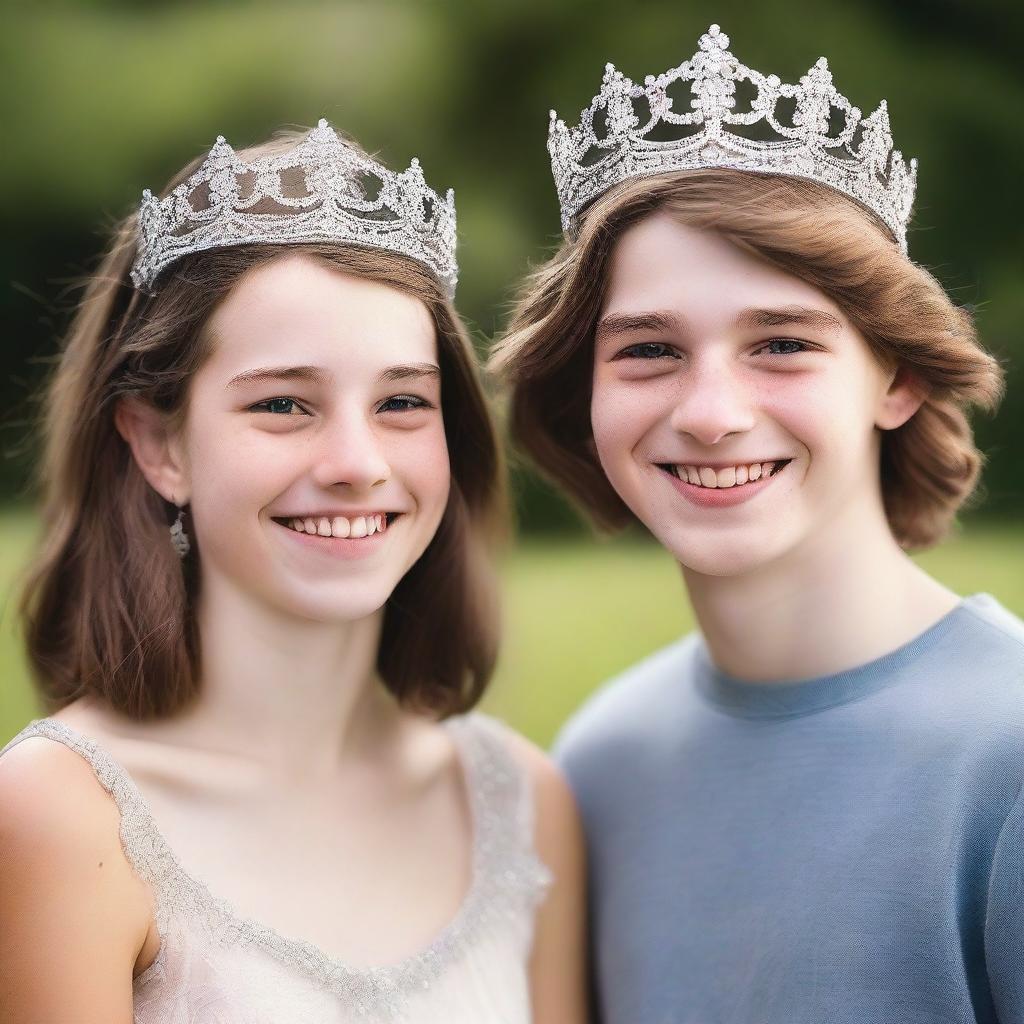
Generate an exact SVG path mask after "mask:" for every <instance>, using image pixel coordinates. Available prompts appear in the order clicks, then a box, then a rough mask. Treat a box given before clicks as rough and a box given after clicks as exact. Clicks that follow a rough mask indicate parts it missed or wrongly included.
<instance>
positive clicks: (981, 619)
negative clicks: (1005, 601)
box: [962, 594, 1024, 680]
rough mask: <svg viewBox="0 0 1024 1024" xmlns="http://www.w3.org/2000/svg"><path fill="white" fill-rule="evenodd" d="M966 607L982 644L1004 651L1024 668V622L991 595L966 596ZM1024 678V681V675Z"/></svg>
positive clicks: (964, 601)
mask: <svg viewBox="0 0 1024 1024" xmlns="http://www.w3.org/2000/svg"><path fill="white" fill-rule="evenodd" d="M962 607H963V609H964V611H965V612H966V613H967V616H968V617H969V619H970V621H971V623H972V625H973V635H974V636H975V637H976V638H977V642H978V645H979V646H983V647H988V648H992V649H994V650H999V651H1002V652H1004V653H1005V654H1006V655H1007V657H1008V658H1009V659H1010V660H1011V661H1012V662H1013V663H1015V664H1016V667H1017V668H1018V669H1024V621H1022V620H1021V619H1019V618H1018V617H1017V616H1016V615H1014V614H1013V612H1011V611H1010V610H1009V609H1007V608H1005V607H1004V606H1003V605H1002V604H1000V603H999V601H997V600H996V599H995V598H994V597H993V596H992V595H991V594H974V595H973V596H972V597H967V598H964V600H963V602H962ZM1021 678H1022V680H1024V676H1022V677H1021Z"/></svg>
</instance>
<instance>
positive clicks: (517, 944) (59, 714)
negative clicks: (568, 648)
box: [0, 121, 583, 1024]
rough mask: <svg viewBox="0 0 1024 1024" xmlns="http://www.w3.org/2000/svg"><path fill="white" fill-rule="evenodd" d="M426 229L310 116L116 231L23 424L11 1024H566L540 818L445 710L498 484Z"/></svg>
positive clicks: (486, 660)
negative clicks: (31, 526) (32, 423)
mask: <svg viewBox="0 0 1024 1024" xmlns="http://www.w3.org/2000/svg"><path fill="white" fill-rule="evenodd" d="M454 227H455V225H454V207H453V200H452V197H451V193H449V194H448V196H447V197H445V198H444V199H442V198H441V197H439V196H437V195H436V194H435V193H434V192H432V191H431V190H430V189H429V188H428V187H427V186H426V185H425V183H424V181H423V177H422V174H421V172H420V171H419V167H418V164H416V162H414V164H413V166H412V167H411V168H410V169H409V170H408V171H406V172H404V173H403V174H395V173H393V172H391V171H389V170H387V169H386V168H384V167H382V166H381V165H379V164H377V163H376V162H374V161H372V160H370V159H369V158H368V157H367V156H365V154H363V153H362V152H360V151H359V150H357V149H356V148H355V147H354V146H352V145H350V144H349V143H347V142H346V141H344V140H342V139H340V138H339V137H338V136H337V135H336V134H335V133H334V131H333V130H332V129H331V128H330V127H329V126H328V125H327V124H326V122H323V121H321V122H320V124H319V125H318V127H317V128H315V129H314V130H313V131H312V132H311V133H309V135H307V136H306V137H305V138H302V137H300V136H297V135H292V134H287V135H283V136H280V137H278V138H277V139H275V140H272V141H271V142H269V143H267V144H264V145H262V146H258V147H255V148H253V149H251V150H247V151H244V152H242V153H239V154H235V153H234V152H233V151H232V150H231V149H230V147H228V146H227V144H226V143H225V142H224V141H223V139H220V140H218V143H217V145H216V146H215V147H214V149H213V150H212V151H211V152H210V154H209V155H208V156H207V158H206V159H205V160H203V161H202V162H198V161H197V162H196V163H194V164H193V165H191V166H190V167H188V168H186V169H185V170H184V171H183V172H182V173H181V174H180V175H179V176H178V178H177V179H176V181H175V182H174V183H172V188H171V189H170V190H169V192H168V193H167V194H166V195H165V197H164V198H163V199H157V198H155V197H153V196H151V195H149V194H148V193H146V194H145V196H144V200H143V204H142V208H141V211H140V216H139V218H138V220H136V219H135V218H132V219H130V220H129V221H128V222H126V223H125V224H124V226H123V227H122V229H121V230H120V232H119V233H118V236H117V238H116V240H115V242H114V245H113V247H112V249H111V251H110V254H109V255H108V256H107V258H106V260H105V262H104V263H103V265H102V267H101V268H100V270H99V272H98V273H97V274H96V276H95V278H94V279H93V281H92V283H91V284H90V286H89V289H88V291H87V293H86V295H85V298H84V301H83V303H82V305H81V308H80V310H79V312H78V316H77V319H76V320H75V323H74V325H73V327H72V330H71V335H70V339H69V342H68V344H67V346H66V348H65V350H64V352H63V354H62V356H61V360H60V364H59V366H58V369H57V372H56V375H55V377H54V379H53V382H52V385H51V387H50V390H49V394H48V401H47V404H46V436H47V447H46V453H45V462H44V467H43V469H44V472H43V478H44V481H45V485H46V505H45V509H44V521H45V535H44V543H43V549H42V551H41V553H40V555H39V559H38V561H37V564H36V566H35V571H34V574H33V576H32V578H31V582H30V586H29V588H28V591H27V595H26V602H25V612H26V621H27V633H28V652H29V657H30V660H31V664H32V666H33V668H34V670H35V674H36V676H37V679H38V682H39V685H40V688H41V690H42V693H43V696H44V697H45V699H46V701H47V704H48V706H49V708H50V710H51V711H52V714H51V717H49V718H46V719H43V720H40V721H38V722H35V723H33V724H32V725H30V726H29V727H28V728H27V729H25V730H24V731H23V732H22V733H21V734H19V736H18V737H16V738H15V739H14V741H12V743H11V744H10V745H9V746H8V748H7V750H6V753H5V754H4V756H3V757H2V759H0V860H2V862H3V864H4V870H3V872H2V873H0V964H2V965H3V966H2V977H0V1004H2V1005H3V1007H4V1013H5V1020H7V1021H10V1022H12V1024H18V1022H26V1024H27V1022H29V1021H42V1020H45V1021H48V1022H54V1024H58V1022H65V1021H66V1022H68V1024H71V1022H72V1021H73V1022H75V1024H86V1022H92V1021H95V1022H97V1024H100V1022H102V1024H118V1022H128V1021H130V1020H133V1019H134V1021H136V1022H150V1021H152V1022H157V1021H160V1022H169V1021H182V1022H183V1021H186V1020H187V1021H189V1022H194V1024H214V1022H217V1024H226V1022H232V1024H234V1022H238V1024H242V1022H244V1024H254V1022H263V1021H265V1022H268V1024H269V1022H273V1024H284V1022H287V1021H296V1022H298V1021H302V1022H303V1024H307V1022H313V1021H316V1022H325V1024H326V1022H329V1021H338V1022H341V1021H353V1020H366V1021H373V1022H376V1021H417V1022H419V1021H445V1022H457V1021H464V1022H467V1024H468V1022H473V1024H480V1022H483V1021H494V1022H497V1021H522V1022H525V1021H528V1020H531V1019H533V1020H536V1021H546V1022H550V1024H555V1022H557V1024H563V1022H566V1021H579V1020H581V1019H582V1017H583V1009H582V1005H581V995H580V989H581V985H580V981H579V979H580V975H581V966H580V962H581V953H580V948H581V939H580V934H579V933H580V931H581V926H580V921H581V919H582V913H581V907H580V903H581V897H580V887H581V874H582V870H581V854H580V842H579V838H578V831H577V826H576V825H575V819H574V812H573V804H572V799H571V797H570V796H569V795H568V790H567V789H566V788H565V786H564V784H563V783H562V782H561V781H560V777H559V775H558V774H557V772H556V771H555V770H554V769H553V768H552V767H551V766H550V765H549V763H548V762H547V761H546V759H545V758H544V757H543V756H542V755H541V754H540V753H539V752H538V751H536V750H535V749H534V748H532V747H531V746H530V745H529V744H527V743H526V742H525V741H524V740H522V739H520V738H518V737H517V736H515V735H513V734H512V733H510V732H509V731H508V730H507V729H505V728H504V727H502V726H499V725H498V723H496V722H495V721H493V720H490V719H488V718H486V717H484V716H482V715H479V714H467V712H468V711H469V709H471V708H472V707H473V705H475V704H476V702H477V701H478V700H479V698H480V696H481V693H482V692H483V689H484V687H485V685H486V683H487V680H488V677H489V675H490V673H491V669H492V666H493V663H494V655H495V631H494V625H493V604H494V602H493V600H492V598H493V582H492V579H491V575H490V568H489V565H488V562H487V558H486V549H487V542H488V540H489V538H492V537H493V536H494V533H495V526H496V520H497V519H498V517H499V515H500V512H501V501H502V487H501V483H502V475H501V464H500V459H499V455H498V451H497V449H496V446H495V440H494V434H493V431H492V427H491V423H490V420H489V418H488V413H487V410H486V406H485V403H484V399H483V396H482V393H481V391H480V388H479V385H478V383H477V377H476V374H475V369H474V363H473V357H472V348H471V345H470V343H469V340H468V337H467V335H466V332H465V330H464V328H463V327H462V325H461V323H460V321H459V319H458V317H457V315H456V313H455V311H454V309H453V307H452V305H451V292H452V290H453V288H454V282H455V274H456V267H455V262H454V242H455V233H454ZM168 513H169V514H168ZM172 521H173V525H171V527H170V532H169V534H168V523H169V522H172ZM538 908H539V909H538ZM531 1006H532V1017H531Z"/></svg>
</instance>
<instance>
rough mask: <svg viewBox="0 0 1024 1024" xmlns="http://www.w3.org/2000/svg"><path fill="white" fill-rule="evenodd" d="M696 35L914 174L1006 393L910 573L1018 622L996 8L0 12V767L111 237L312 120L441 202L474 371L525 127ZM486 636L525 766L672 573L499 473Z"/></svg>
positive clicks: (507, 6)
mask: <svg viewBox="0 0 1024 1024" xmlns="http://www.w3.org/2000/svg"><path fill="white" fill-rule="evenodd" d="M711 22H718V23H720V24H721V25H722V28H723V29H724V30H725V31H726V32H727V33H728V34H729V35H730V37H731V40H732V46H731V48H732V50H733V52H734V53H736V55H737V56H738V57H739V59H740V60H741V61H743V62H744V63H746V64H748V65H750V66H751V67H755V68H757V69H759V70H761V71H763V72H765V73H768V72H775V73H777V74H779V75H780V76H781V77H782V78H783V80H784V81H796V80H797V78H798V77H799V76H800V75H801V74H803V73H804V72H805V71H806V70H807V68H808V67H810V65H811V64H813V63H814V61H815V60H816V59H817V58H818V57H819V56H820V55H822V54H825V55H826V56H828V58H829V62H830V65H831V67H832V70H833V73H834V75H835V80H836V84H837V87H838V88H839V89H840V91H842V92H843V93H845V94H846V95H847V96H849V97H850V98H851V100H852V101H853V102H854V103H856V104H857V105H858V106H860V107H861V108H862V109H863V110H865V111H868V110H871V109H873V108H874V107H875V106H876V105H877V103H878V101H879V100H880V99H881V98H883V97H885V98H886V99H887V100H888V102H889V110H890V114H891V117H892V124H893V134H894V136H895V139H896V144H897V147H899V148H901V149H902V151H903V152H904V154H906V155H907V156H916V157H918V159H919V160H920V164H921V167H920V172H919V186H918V197H917V203H916V207H915V218H914V224H913V227H912V230H911V232H910V236H909V237H910V252H911V255H912V256H913V258H914V259H915V260H917V261H918V262H919V263H922V264H923V265H925V266H927V267H928V268H929V269H931V270H932V271H933V272H934V273H935V274H936V275H937V276H938V277H939V279H940V280H941V281H942V282H943V283H944V284H945V285H946V287H947V288H948V289H949V291H950V293H951V294H952V295H953V297H954V299H955V301H957V302H958V303H959V304H960V305H964V306H967V307H970V308H971V309H972V311H973V312H974V314H975V316H976V318H977V322H978V325H979V328H980V332H981V336H982V338H983V340H984V342H985V344H986V345H987V346H988V348H989V349H990V350H991V351H993V352H994V353H996V354H997V355H998V356H999V358H1000V359H1001V360H1002V361H1003V362H1004V364H1005V365H1006V367H1007V371H1008V396H1007V399H1006V401H1005V402H1004V404H1003V407H1002V409H1001V411H1000V412H999V414H998V415H997V416H996V417H994V418H990V419H984V420H981V421H979V422H978V423H977V433H978V436H979V439H980V443H981V447H982V448H983V450H985V451H986V452H987V453H988V456H989V460H990V461H989V465H988V468H987V470H986V474H985V488H986V494H985V498H984V501H983V502H981V503H980V504H979V506H978V508H977V509H976V510H975V511H973V512H971V513H970V514H969V515H968V516H966V517H965V518H964V519H963V521H962V523H961V528H960V531H959V533H958V535H957V536H956V537H955V538H954V539H953V540H952V541H950V542H949V543H948V544H946V545H944V546H943V547H942V548H940V549H938V550H936V551H934V552H930V553H927V554H926V555H924V556H922V557H921V559H920V560H921V562H922V564H923V565H924V566H925V567H926V568H927V569H928V570H929V571H931V572H933V573H934V574H935V575H936V576H938V577H939V578H940V579H942V580H943V581H944V582H946V583H947V584H948V585H949V586H951V587H953V588H954V589H955V590H957V591H959V592H960V593H971V592H975V591H979V590H987V591H989V592H991V593H993V594H995V595H996V596H997V597H998V598H999V599H1000V600H1001V601H1003V603H1004V604H1006V605H1007V606H1008V607H1009V608H1011V609H1012V610H1014V611H1015V612H1016V613H1017V614H1019V615H1024V517H1022V516H1021V506H1022V502H1024V459H1022V458H1021V454H1020V444H1021V442H1022V441H1024V370H1022V367H1024V338H1022V331H1024V328H1022V325H1024V216H1022V213H1024V199H1022V189H1021V185H1020V174H1021V168H1024V132H1022V131H1021V130H1020V123H1021V120H1020V119H1021V114H1020V111H1021V110H1022V109H1024V75H1022V73H1021V70H1020V61H1019V58H1020V53H1021V50H1022V46H1024V8H1022V7H1021V5H1019V4H1016V3H1013V2H1010V0H1005V2H1004V0H975V2H971V3H967V2H954V0H945V2H943V0H938V2H924V0H915V2H905V0H903V2H900V3H898V4H895V5H894V4H892V3H891V2H888V0H842V2H840V0H785V2H767V3H761V4H756V5H754V4H747V3H741V2H739V0H721V2H716V3H714V4H711V3H706V2H690V3H680V2H679V0H650V2H644V3H630V4H625V3H621V2H620V3H616V4H613V3H607V2H603V0H598V2H595V0H543V2H541V0H516V2H514V3H513V2H511V0H408V2H394V0H390V2H389V0H374V2H365V3H347V2H334V3H329V4H324V3H302V2H293V3H288V4H282V3H222V2H210V0H207V2H204V3H171V2H158V0H150V2H148V3H146V4H144V5H143V4H137V3H131V2H124V0H123V2H116V0H78V2H49V3H46V4H36V5H33V6H31V7H29V6H27V5H25V6H16V5H11V4H7V5H5V7H4V9H3V11H0V104H2V107H3V123H4V124H5V125H6V129H5V140H6V141H5V143H4V146H3V157H2V162H0V219H2V224H3V232H2V245H0V322H2V324H3V329H4V334H5V337H4V343H3V347H2V355H0V359H2V360H3V373H2V375H0V397H2V409H3V413H2V418H0V431H2V433H0V441H2V446H3V449H2V450H3V456H4V457H3V458H2V459H0V600H2V604H0V745H2V743H3V742H4V741H6V740H7V739H8V738H9V737H10V736H11V735H13V734H14V733H15V732H17V731H18V730H19V729H20V728H21V727H22V726H23V725H24V724H25V723H26V722H27V721H28V720H29V719H30V718H32V717H35V716H37V715H38V714H39V713H40V712H39V710H38V709H37V708H36V706H35V704H34V700H33V697H32V692H31V689H30V687H29V683H28V677H27V672H26V669H25V665H24V661H23V659H22V654H21V645H20V640H19V636H18V623H17V616H16V608H15V605H16V597H17V587H18V576H19V573H20V571H21V570H22V568H23V566H24V565H25V563H26V561H27V559H28V557H29V556H30V554H31V550H32V546H33V544H34V542H35V539H36V537H37V524H36V521H35V518H34V515H33V506H32V499H33V495H32V492H31V488H30V487H29V486H28V479H29V470H30V467H31V465H32V461H33V458H34V455H35V451H36V447H35V446H36V443H37V432H36V430H35V429H34V426H33V414H34V406H33V403H32V395H33V393H34V392H35V390H36V389H37V388H38V385H39V383H40V381H41V380H42V378H43V376H44V375H45V373H46V372H47V369H48V367H49V365H50V363H51V362H52V357H53V355H54V353H55V352H56V350H57V345H58V341H59V338H60V336H61V333H62V331H63V330H64V329H65V327H66V325H67V323H68V318H69V313H70V310H71V308H72V306H73V303H74V300H75V297H76V295H77V284H78V282H79V281H80V280H81V278H82V277H83V275H85V274H86V273H87V272H88V271H89V270H90V269H91V268H92V267H93V266H94V265H95V261H96V258H97V256H98V254H99V252H100V251H101V249H102V248H103V247H104V245H105V244H106V240H107V233H108V231H109V228H110V226H111V225H112V224H113V222H114V221H115V220H116V219H117V218H119V217H121V216H123V215H124V214H126V213H128V212H130V211H131V210H132V209H133V208H134V207H135V206H136V205H137V203H138V200H139V197H140V193H141V190H142V189H143V188H144V187H151V188H153V189H154V190H157V189H159V188H162V186H163V184H164V183H165V182H166V180H167V179H168V178H169V177H170V176H171V175H172V174H173V173H174V172H175V171H176V170H177V169H178V168H179V167H180V166H182V165H183V164H184V163H185V162H186V161H187V160H188V159H190V158H191V157H193V156H194V155H196V154H199V153H202V152H205V151H206V150H207V149H209V147H210V146H211V145H212V143H213V141H214V139H215V137H216V136H217V135H218V134H223V135H225V136H226V137H227V138H228V141H229V142H232V143H234V144H235V145H237V146H242V145H247V144H249V143H251V142H254V141H257V140H259V139H261V138H263V137H265V136H267V135H268V134H269V133H271V132H272V131H273V130H274V129H275V128H276V127H278V126H281V125H296V124H297V125H306V126H308V125H312V124H315V123H316V120H317V119H318V118H319V117H321V116H324V117H327V118H328V119H329V120H330V121H331V123H332V124H334V125H336V126H337V127H339V128H341V129H344V130H346V131H347V132H349V133H350V134H351V135H353V136H354V137H355V138H356V139H358V140H359V141H360V142H361V143H362V144H363V145H364V146H365V147H366V148H367V149H368V150H370V151H371V152H374V153H376V154H377V155H378V156H379V157H380V158H381V159H383V160H384V161H385V162H387V163H388V164H390V165H391V166H392V167H396V168H397V167H405V166H406V165H407V164H408V162H409V160H410V158H411V157H412V156H419V157H420V158H421V160H422V162H423V165H424V168H425V171H426V175H427V180H428V181H429V182H430V183H431V184H432V185H433V186H434V187H435V188H438V189H439V190H440V189H442V188H445V187H447V186H449V185H452V186H453V187H454V188H455V190H456V198H457V204H458V214H459V230H460V250H459V252H460V264H461V267H462V275H461V281H460V286H459V300H458V301H459V306H460V309H461V310H462V312H463V313H464V315H465V316H466V318H467V320H468V321H469V323H470V325H471V327H472V329H473V331H474V333H475V336H476V338H477V341H478V344H479V347H480V351H481V353H483V352H485V351H486V349H487V347H488V345H489V343H490V339H491V338H492V337H493V336H494V334H495V333H496V332H497V331H499V330H500V329H501V327H502V324H503V322H504V319H505V317H506V315H507V312H508V308H509V303H510V300H511V297H512V295H513V292H514V285H515V283H516V282H517V281H518V280H519V279H520V278H521V276H522V275H523V274H524V272H525V271H526V270H527V269H528V268H529V267H530V266H531V265H533V264H536V263H537V262H539V261H541V260H542V259H543V258H544V257H545V255H546V254H547V253H548V252H549V251H550V250H551V249H552V248H553V247H554V246H555V245H556V243H557V240H558V230H559V223H558V207H557V202H556V198H555V193H554V188H553V186H552V183H551V177H550V168H549V164H548V159H547V152H546V150H545V141H546V134H547V112H548V109H549V108H550V107H555V108H557V109H558V111H559V113H560V114H562V115H563V116H566V117H567V119H570V120H571V121H572V120H575V118H576V116H577V115H578V112H579V110H580V109H581V108H582V107H583V106H585V105H586V104H587V103H589V101H590V99H591V97H592V96H593V95H594V93H595V92H596V91H597V89H598V87H599V85H600V80H601V74H602V69H603V66H604V63H605V62H606V61H609V60H611V61H613V62H614V63H615V64H616V65H617V66H618V67H619V68H620V69H621V70H622V71H623V72H625V73H626V74H628V75H630V76H631V77H632V78H634V79H635V80H640V79H642V78H643V76H645V75H646V74H658V73H660V72H662V71H664V70H665V69H667V68H669V67H671V66H675V65H676V64H678V63H679V62H680V61H682V60H683V59H684V58H686V57H688V56H689V55H690V54H691V53H692V52H693V50H694V49H695V48H696V44H697V39H698V37H699V36H700V34H701V33H702V32H703V31H705V30H706V29H707V27H708V25H709V24H710V23H711ZM516 495H517V509H518V514H519V520H520V525H521V536H520V541H519V543H518V545H517V547H516V549H515V551H514V552H512V553H511V554H510V556H509V557H508V558H507V559H506V561H505V564H504V568H503V572H504V579H505V584H506V597H507V619H508V636H507V643H506V648H505V655H504V657H503V660H502V664H501V670H500V672H499V676H498V679H497V681H496V683H495V686H494V688H493V690H492V693H491V695H490V696H489V698H488V706H489V707H490V709H491V710H493V711H495V712H496V713H499V714H502V715H503V716H505V717H506V718H508V719H509V720H510V721H511V722H512V723H513V724H515V725H516V726H518V727H519V728H521V729H522V730H523V731H524V732H526V733H527V734H528V735H530V736H532V737H533V738H534V739H535V740H537V741H538V742H540V743H542V744H547V743H548V742H549V741H550V740H551V738H552V737H553V736H554V734H555V732H556V731H557V728H558V726H559V725H560V723H561V722H563V721H564V720H565V718H566V717H567V716H568V715H569V714H570V713H571V711H572V710H573V708H574V707H576V706H577V705H578V704H579V702H580V701H581V700H582V699H583V698H584V697H585V695H586V694H587V693H588V692H589V691H590V690H592V689H593V688H594V687H595V686H597V685H598V684H599V683H600V682H601V681H602V680H604V679H606V678H607V677H609V676H610V675H612V674H614V673H616V672H617V671H619V670H621V669H622V668H624V667H626V666H627V665H629V664H630V663H631V662H633V661H635V660H637V659H638V658H639V657H641V656H643V655H644V654H646V653H648V652H650V651H651V650H653V649H654V648H655V647H656V646H658V645H660V644H663V643H667V642H669V641H671V640H672V639H674V638H675V637H677V636H678V635H679V634H680V633H682V632H683V631H685V630H687V629H689V628H690V627H691V625H692V617H691V614H690V611H689V608H688V606H687V604H686V599H685V594H684V591H683V588H682V583H681V580H680V578H679V574H678V571H677V569H676V567H675V566H674V565H673V564H672V562H671V560H670V559H669V558H668V557H667V556H666V555H665V554H664V553H663V552H662V551H660V549H658V548H657V547H655V546H654V545H653V544H651V543H650V542H648V541H646V540H645V539H644V538H643V537H640V536H638V535H628V536H625V537H621V538H617V539H616V540H614V541H612V542H607V541H606V542H598V541H595V540H594V539H593V538H592V537H591V536H589V534H588V533H587V532H586V531H585V530H584V529H583V528H582V527H581V525H580V523H579V521H578V520H577V518H576V516H575V515H574V514H573V513H572V512H571V511H570V510H569V509H567V508H566V507H565V505H564V504H563V503H561V502H560V501H559V500H558V498H557V497H556V496H555V495H553V494H552V493H551V492H550V490H548V489H547V488H545V487H544V486H543V485H542V484H540V483H539V482H538V481H537V480H536V479H534V478H533V477H532V476H530V475H529V474H528V473H525V472H523V471H521V470H519V471H517V473H516Z"/></svg>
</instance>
